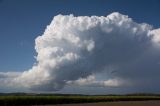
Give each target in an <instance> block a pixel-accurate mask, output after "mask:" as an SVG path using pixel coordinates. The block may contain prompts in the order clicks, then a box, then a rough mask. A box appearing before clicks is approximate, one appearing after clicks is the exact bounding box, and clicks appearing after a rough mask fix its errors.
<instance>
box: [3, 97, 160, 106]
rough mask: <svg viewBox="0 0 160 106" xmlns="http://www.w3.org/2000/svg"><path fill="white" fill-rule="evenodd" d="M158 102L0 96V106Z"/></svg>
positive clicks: (122, 98) (149, 98)
mask: <svg viewBox="0 0 160 106" xmlns="http://www.w3.org/2000/svg"><path fill="white" fill-rule="evenodd" d="M147 100H160V96H157V95H149V96H146V95H145V96H142V95H128V96H127V95H123V96H117V95H115V96H83V95H49V96H47V95H28V96H27V95H24V96H23V95H20V96H16V95H14V96H11V95H8V96H0V106H20V105H25V106H27V105H28V106H29V105H54V104H76V103H94V102H114V101H147Z"/></svg>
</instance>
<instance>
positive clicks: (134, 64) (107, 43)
mask: <svg viewBox="0 0 160 106" xmlns="http://www.w3.org/2000/svg"><path fill="white" fill-rule="evenodd" d="M35 50H36V52H37V56H36V59H37V63H36V64H35V65H34V66H33V67H32V68H31V69H29V70H27V71H24V72H22V73H21V74H18V75H17V76H16V77H15V76H14V77H7V78H3V77H1V78H0V81H1V82H2V81H4V80H7V83H5V84H6V85H8V86H13V85H17V86H18V87H24V88H29V89H32V90H40V91H41V90H45V91H55V90H60V89H61V88H63V87H64V86H65V85H68V84H69V85H75V86H76V85H78V86H96V87H97V86H107V87H119V86H122V85H123V86H127V85H128V84H129V82H130V84H129V85H132V86H135V87H136V86H137V87H141V86H151V85H152V86H158V84H157V83H158V81H159V80H158V79H160V78H159V75H160V72H159V70H160V64H159V63H160V59H159V56H160V29H153V28H152V26H151V25H148V24H146V23H140V24H139V23H136V22H134V21H133V20H132V19H131V18H129V17H128V16H126V15H122V14H120V13H118V12H114V13H112V14H110V15H108V16H91V17H89V16H78V17H75V16H73V15H57V16H55V17H54V19H53V21H52V22H51V23H50V25H48V26H47V28H46V30H45V32H44V33H43V35H42V36H38V37H37V38H36V40H35ZM100 73H107V74H105V75H103V79H98V78H96V77H95V76H96V75H97V74H100ZM4 74H5V73H3V76H6V75H7V73H6V75H4ZM0 76H2V74H1V73H0ZM8 76H9V75H8ZM91 76H92V77H91ZM93 76H94V77H93ZM144 81H147V82H146V83H143V82H144ZM152 82H154V83H152ZM142 83H143V84H142ZM159 88H160V86H159Z"/></svg>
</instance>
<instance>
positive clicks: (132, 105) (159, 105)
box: [48, 101, 160, 106]
mask: <svg viewBox="0 0 160 106" xmlns="http://www.w3.org/2000/svg"><path fill="white" fill-rule="evenodd" d="M48 106H160V101H124V102H123V101H122V102H103V103H84V104H63V105H48Z"/></svg>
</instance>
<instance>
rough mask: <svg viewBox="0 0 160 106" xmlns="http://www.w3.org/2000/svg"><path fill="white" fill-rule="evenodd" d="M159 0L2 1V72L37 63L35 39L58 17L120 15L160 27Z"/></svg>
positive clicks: (23, 68)
mask: <svg viewBox="0 0 160 106" xmlns="http://www.w3.org/2000/svg"><path fill="white" fill-rule="evenodd" d="M159 10H160V1H159V0H120V1H117V0H1V1H0V49H1V52H0V70H1V71H22V70H27V69H29V68H31V67H32V65H33V63H34V62H35V59H34V56H35V55H36V53H35V50H34V40H35V38H36V37H37V36H39V35H42V34H43V32H44V30H45V28H46V26H47V25H48V24H49V23H50V22H51V20H52V18H53V17H54V16H55V15H58V14H64V15H65V14H74V15H76V16H79V15H82V16H84V15H89V16H91V15H98V16H101V15H103V16H107V15H108V14H110V13H112V12H120V13H122V14H126V15H128V16H129V17H132V19H133V20H135V21H136V22H139V23H142V22H146V23H148V24H150V25H153V26H154V27H155V28H157V27H159V22H160V14H159Z"/></svg>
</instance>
